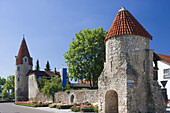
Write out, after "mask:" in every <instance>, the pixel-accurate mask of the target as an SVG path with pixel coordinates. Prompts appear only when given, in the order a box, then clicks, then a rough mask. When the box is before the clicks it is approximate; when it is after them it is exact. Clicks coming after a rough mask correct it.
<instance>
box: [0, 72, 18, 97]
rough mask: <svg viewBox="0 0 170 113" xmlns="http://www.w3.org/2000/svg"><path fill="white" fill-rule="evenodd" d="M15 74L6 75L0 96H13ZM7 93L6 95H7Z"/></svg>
mask: <svg viewBox="0 0 170 113" xmlns="http://www.w3.org/2000/svg"><path fill="white" fill-rule="evenodd" d="M14 78H15V76H14V75H9V76H8V77H7V80H6V83H5V84H4V85H3V88H4V89H3V90H2V96H3V98H6V97H8V98H13V97H15V83H14V81H15V79H14ZM7 94H8V95H7Z"/></svg>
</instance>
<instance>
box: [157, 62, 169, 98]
mask: <svg viewBox="0 0 170 113" xmlns="http://www.w3.org/2000/svg"><path fill="white" fill-rule="evenodd" d="M158 68H159V70H158V83H159V85H160V86H161V88H163V86H162V84H161V82H160V81H165V80H167V81H168V82H167V84H166V87H165V88H167V95H168V99H170V78H169V79H164V71H163V70H164V69H168V68H170V65H168V64H166V63H164V62H162V61H158Z"/></svg>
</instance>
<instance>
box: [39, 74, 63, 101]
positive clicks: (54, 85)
mask: <svg viewBox="0 0 170 113" xmlns="http://www.w3.org/2000/svg"><path fill="white" fill-rule="evenodd" d="M61 89H62V82H61V78H59V77H52V78H51V79H50V80H47V81H45V84H44V86H43V88H42V89H41V92H42V93H43V94H45V95H47V96H48V97H50V96H51V97H52V99H53V102H54V94H55V93H56V92H58V91H61Z"/></svg>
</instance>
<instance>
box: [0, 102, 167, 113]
mask: <svg viewBox="0 0 170 113" xmlns="http://www.w3.org/2000/svg"><path fill="white" fill-rule="evenodd" d="M0 113H75V112H71V111H70V110H68V109H67V110H58V109H56V108H49V107H36V108H33V107H26V106H19V105H15V104H14V103H0ZM167 113H170V108H167Z"/></svg>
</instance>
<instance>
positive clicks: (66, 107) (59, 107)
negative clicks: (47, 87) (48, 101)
mask: <svg viewBox="0 0 170 113" xmlns="http://www.w3.org/2000/svg"><path fill="white" fill-rule="evenodd" d="M72 106H73V105H56V108H57V109H70V108H71V107H72Z"/></svg>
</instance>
